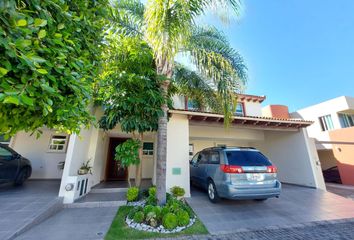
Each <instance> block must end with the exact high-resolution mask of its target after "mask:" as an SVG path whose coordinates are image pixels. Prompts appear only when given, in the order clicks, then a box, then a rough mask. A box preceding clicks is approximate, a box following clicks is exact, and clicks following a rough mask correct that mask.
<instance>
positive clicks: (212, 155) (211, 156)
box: [209, 152, 220, 164]
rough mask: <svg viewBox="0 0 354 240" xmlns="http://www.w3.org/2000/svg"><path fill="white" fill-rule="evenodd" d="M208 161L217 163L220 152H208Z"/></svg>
mask: <svg viewBox="0 0 354 240" xmlns="http://www.w3.org/2000/svg"><path fill="white" fill-rule="evenodd" d="M209 163H210V164H219V163H220V154H219V153H218V152H210V153H209Z"/></svg>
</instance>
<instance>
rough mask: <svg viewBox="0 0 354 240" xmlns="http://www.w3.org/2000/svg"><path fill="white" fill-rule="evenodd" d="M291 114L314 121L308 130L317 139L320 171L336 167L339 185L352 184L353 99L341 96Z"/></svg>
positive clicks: (353, 179) (353, 143)
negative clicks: (340, 182) (339, 178)
mask: <svg viewBox="0 0 354 240" xmlns="http://www.w3.org/2000/svg"><path fill="white" fill-rule="evenodd" d="M292 115H293V116H295V117H301V118H302V119H307V120H312V121H314V124H313V125H311V126H310V127H308V128H307V131H308V134H309V136H310V137H312V138H315V139H316V148H317V151H318V156H319V159H320V162H321V166H322V169H323V170H326V169H329V168H332V167H334V166H338V170H339V173H340V177H341V180H342V183H343V184H349V185H354V158H353V154H354V98H353V97H346V96H341V97H338V98H334V99H331V100H328V101H325V102H322V103H319V104H316V105H313V106H309V107H306V108H303V109H300V110H298V111H296V112H295V113H293V114H292Z"/></svg>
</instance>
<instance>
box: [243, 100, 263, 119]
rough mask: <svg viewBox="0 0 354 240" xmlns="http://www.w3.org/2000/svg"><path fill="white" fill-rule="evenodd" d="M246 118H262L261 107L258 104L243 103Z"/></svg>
mask: <svg viewBox="0 0 354 240" xmlns="http://www.w3.org/2000/svg"><path fill="white" fill-rule="evenodd" d="M243 104H244V106H245V112H246V115H247V116H262V105H261V104H260V103H259V102H253V101H244V102H243Z"/></svg>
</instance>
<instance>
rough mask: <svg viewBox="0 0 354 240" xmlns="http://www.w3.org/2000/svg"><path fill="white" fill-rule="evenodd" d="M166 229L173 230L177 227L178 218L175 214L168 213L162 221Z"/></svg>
mask: <svg viewBox="0 0 354 240" xmlns="http://www.w3.org/2000/svg"><path fill="white" fill-rule="evenodd" d="M162 225H163V226H164V228H166V229H169V230H172V229H174V228H176V227H177V216H176V215H175V214H173V213H167V214H166V215H165V216H164V217H163V219H162Z"/></svg>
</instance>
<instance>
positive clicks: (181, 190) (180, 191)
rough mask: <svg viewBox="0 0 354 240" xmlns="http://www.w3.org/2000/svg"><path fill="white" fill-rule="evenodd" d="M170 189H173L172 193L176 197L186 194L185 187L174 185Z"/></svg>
mask: <svg viewBox="0 0 354 240" xmlns="http://www.w3.org/2000/svg"><path fill="white" fill-rule="evenodd" d="M170 190H171V193H172V195H173V196H174V197H183V196H184V194H185V193H186V192H185V191H184V188H182V187H178V186H174V187H172V188H171V189H170Z"/></svg>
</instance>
